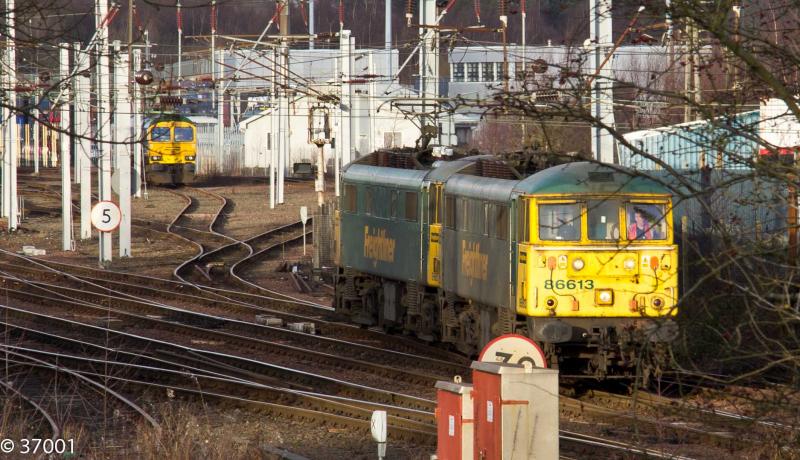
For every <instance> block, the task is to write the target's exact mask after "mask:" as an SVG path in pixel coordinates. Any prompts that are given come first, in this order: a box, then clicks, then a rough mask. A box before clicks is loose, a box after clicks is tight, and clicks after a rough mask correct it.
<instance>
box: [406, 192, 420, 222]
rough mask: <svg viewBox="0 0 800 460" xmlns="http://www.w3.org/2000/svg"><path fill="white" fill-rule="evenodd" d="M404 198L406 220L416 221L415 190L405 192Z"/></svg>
mask: <svg viewBox="0 0 800 460" xmlns="http://www.w3.org/2000/svg"><path fill="white" fill-rule="evenodd" d="M405 200H406V203H405V204H406V214H405V218H406V220H410V221H412V222H416V221H417V219H418V218H419V217H418V216H417V192H405Z"/></svg>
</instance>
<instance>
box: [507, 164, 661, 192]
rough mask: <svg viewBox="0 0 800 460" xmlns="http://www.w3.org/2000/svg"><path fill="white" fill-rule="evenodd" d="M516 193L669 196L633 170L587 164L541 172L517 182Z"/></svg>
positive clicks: (655, 182) (659, 185)
mask: <svg viewBox="0 0 800 460" xmlns="http://www.w3.org/2000/svg"><path fill="white" fill-rule="evenodd" d="M514 192H516V193H521V194H525V195H534V194H537V195H547V194H560V193H570V194H575V193H586V194H604V195H605V194H615V193H622V194H629V193H664V194H669V193H670V191H669V190H668V189H667V188H666V187H665V186H664V185H662V184H660V183H659V182H657V181H655V180H653V179H651V178H648V177H645V176H643V175H641V174H640V173H637V172H636V171H634V170H631V169H628V168H623V167H619V166H614V167H613V168H612V167H609V166H606V165H602V164H598V163H591V162H586V161H582V162H577V163H567V164H564V165H560V166H554V167H552V168H548V169H545V170H543V171H539V172H538V173H536V174H533V175H532V176H530V177H527V178H526V179H524V180H522V181H520V182H518V183H517V186H516V187H515V188H514Z"/></svg>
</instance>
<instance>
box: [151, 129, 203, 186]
mask: <svg viewBox="0 0 800 460" xmlns="http://www.w3.org/2000/svg"><path fill="white" fill-rule="evenodd" d="M146 132H147V137H146V144H145V145H146V149H145V176H146V177H147V181H148V182H149V183H151V184H158V185H180V184H189V183H192V182H194V179H195V165H196V162H197V127H196V126H195V124H194V122H192V121H191V120H190V119H188V118H186V117H184V116H181V115H176V114H163V115H160V116H158V117H157V118H155V119H153V120H152V122H151V123H150V125H149V126H148V127H147V131H146Z"/></svg>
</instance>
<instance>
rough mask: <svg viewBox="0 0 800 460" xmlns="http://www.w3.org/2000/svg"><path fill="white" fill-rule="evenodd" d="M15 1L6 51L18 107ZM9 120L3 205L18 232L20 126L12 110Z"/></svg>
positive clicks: (9, 2)
mask: <svg viewBox="0 0 800 460" xmlns="http://www.w3.org/2000/svg"><path fill="white" fill-rule="evenodd" d="M15 8H16V7H15V5H14V0H6V11H7V13H6V14H7V16H6V25H7V27H8V30H7V34H8V35H7V36H8V42H9V45H8V47H7V50H6V53H7V55H6V58H7V60H8V61H7V63H6V69H7V72H8V75H9V78H8V83H9V85H8V86H7V88H9V91H8V93H7V94H8V103H9V104H10V105H11V106H12V107H16V106H17V92H16V91H15V89H14V88H15V87H16V84H17V51H16V30H15V28H16V13H15V11H16V9H15ZM7 120H8V125H7V126H8V134H7V136H6V141H7V144H6V145H7V146H8V148H7V149H6V150H5V155H4V156H3V172H4V177H3V179H4V180H3V198H4V200H3V203H4V207H5V208H6V217H8V231H10V232H11V231H16V230H17V227H18V223H19V222H18V218H19V216H18V203H17V156H18V155H19V143H18V138H19V126H18V125H17V113H16V111H15V110H11V112H10V114H9V117H8V118H7Z"/></svg>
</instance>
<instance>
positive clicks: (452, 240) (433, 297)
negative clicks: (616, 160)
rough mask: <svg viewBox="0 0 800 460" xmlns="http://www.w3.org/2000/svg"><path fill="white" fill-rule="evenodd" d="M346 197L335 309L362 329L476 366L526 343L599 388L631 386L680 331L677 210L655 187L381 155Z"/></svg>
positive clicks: (572, 173)
mask: <svg viewBox="0 0 800 460" xmlns="http://www.w3.org/2000/svg"><path fill="white" fill-rule="evenodd" d="M342 190H343V194H342V197H341V199H340V206H339V209H338V211H337V216H336V220H335V237H336V242H337V244H336V260H337V265H338V267H339V269H338V273H337V279H336V295H335V307H336V310H337V311H339V312H341V313H343V314H345V315H347V316H349V318H350V319H351V320H352V321H354V322H356V323H359V324H362V325H369V326H371V325H378V326H381V327H383V328H385V329H387V330H391V329H394V330H403V331H404V332H406V333H409V334H415V335H417V336H418V337H420V338H423V339H425V340H428V341H441V342H445V343H451V344H453V345H454V346H455V347H457V349H459V350H460V351H462V352H463V353H465V354H467V355H475V354H476V353H477V352H478V351H479V350H480V349H481V348H482V347H483V346H484V345H485V344H486V343H487V342H488V341H490V340H491V339H492V338H493V337H496V336H498V335H501V334H505V333H511V332H515V333H520V334H524V335H527V336H529V337H531V338H532V339H533V340H535V341H537V342H538V343H540V344H541V345H542V348H543V349H544V351H545V353H546V355H547V357H548V360H549V361H550V364H551V365H553V366H557V367H559V368H562V369H564V370H565V371H566V372H569V373H577V374H581V375H587V374H588V375H594V376H596V377H598V378H605V377H608V376H627V375H630V373H631V372H632V371H633V370H634V368H635V363H637V362H641V361H642V359H641V358H642V353H649V351H651V350H653V349H658V348H659V346H658V345H659V344H663V343H665V342H668V341H669V340H672V339H673V338H674V336H675V335H676V333H677V330H676V326H675V324H674V322H673V321H672V320H671V319H670V318H671V317H673V316H674V315H676V313H677V305H676V303H677V295H678V292H677V288H678V283H677V269H678V249H677V246H676V245H675V244H674V234H673V230H672V199H671V194H670V192H669V190H667V189H666V188H665V187H663V186H662V185H661V184H659V183H658V182H656V181H653V180H650V179H647V178H645V177H640V176H638V175H636V174H635V173H634V172H632V171H628V170H625V169H622V168H618V167H616V166H615V167H610V166H606V165H600V164H596V163H589V162H572V163H567V164H563V165H559V166H554V167H551V168H547V169H544V170H541V171H539V172H536V173H534V174H532V175H529V176H528V177H522V175H521V174H520V173H519V172H518V171H516V170H515V169H514V168H511V167H509V166H508V165H507V164H505V163H504V162H503V161H501V160H499V159H497V158H496V157H491V156H473V157H467V158H462V159H456V160H452V161H439V162H436V163H433V164H432V165H430V166H426V165H423V164H422V163H420V162H419V161H417V160H416V159H415V158H414V157H413V155H408V154H407V153H406V154H402V153H398V152H391V151H379V152H376V153H374V154H372V155H369V156H367V157H365V158H362V159H359V160H358V161H356V162H354V163H351V164H350V165H348V166H347V167H346V168H345V169H344V171H343V174H342ZM645 345H656V346H645ZM645 362H647V360H645Z"/></svg>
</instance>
